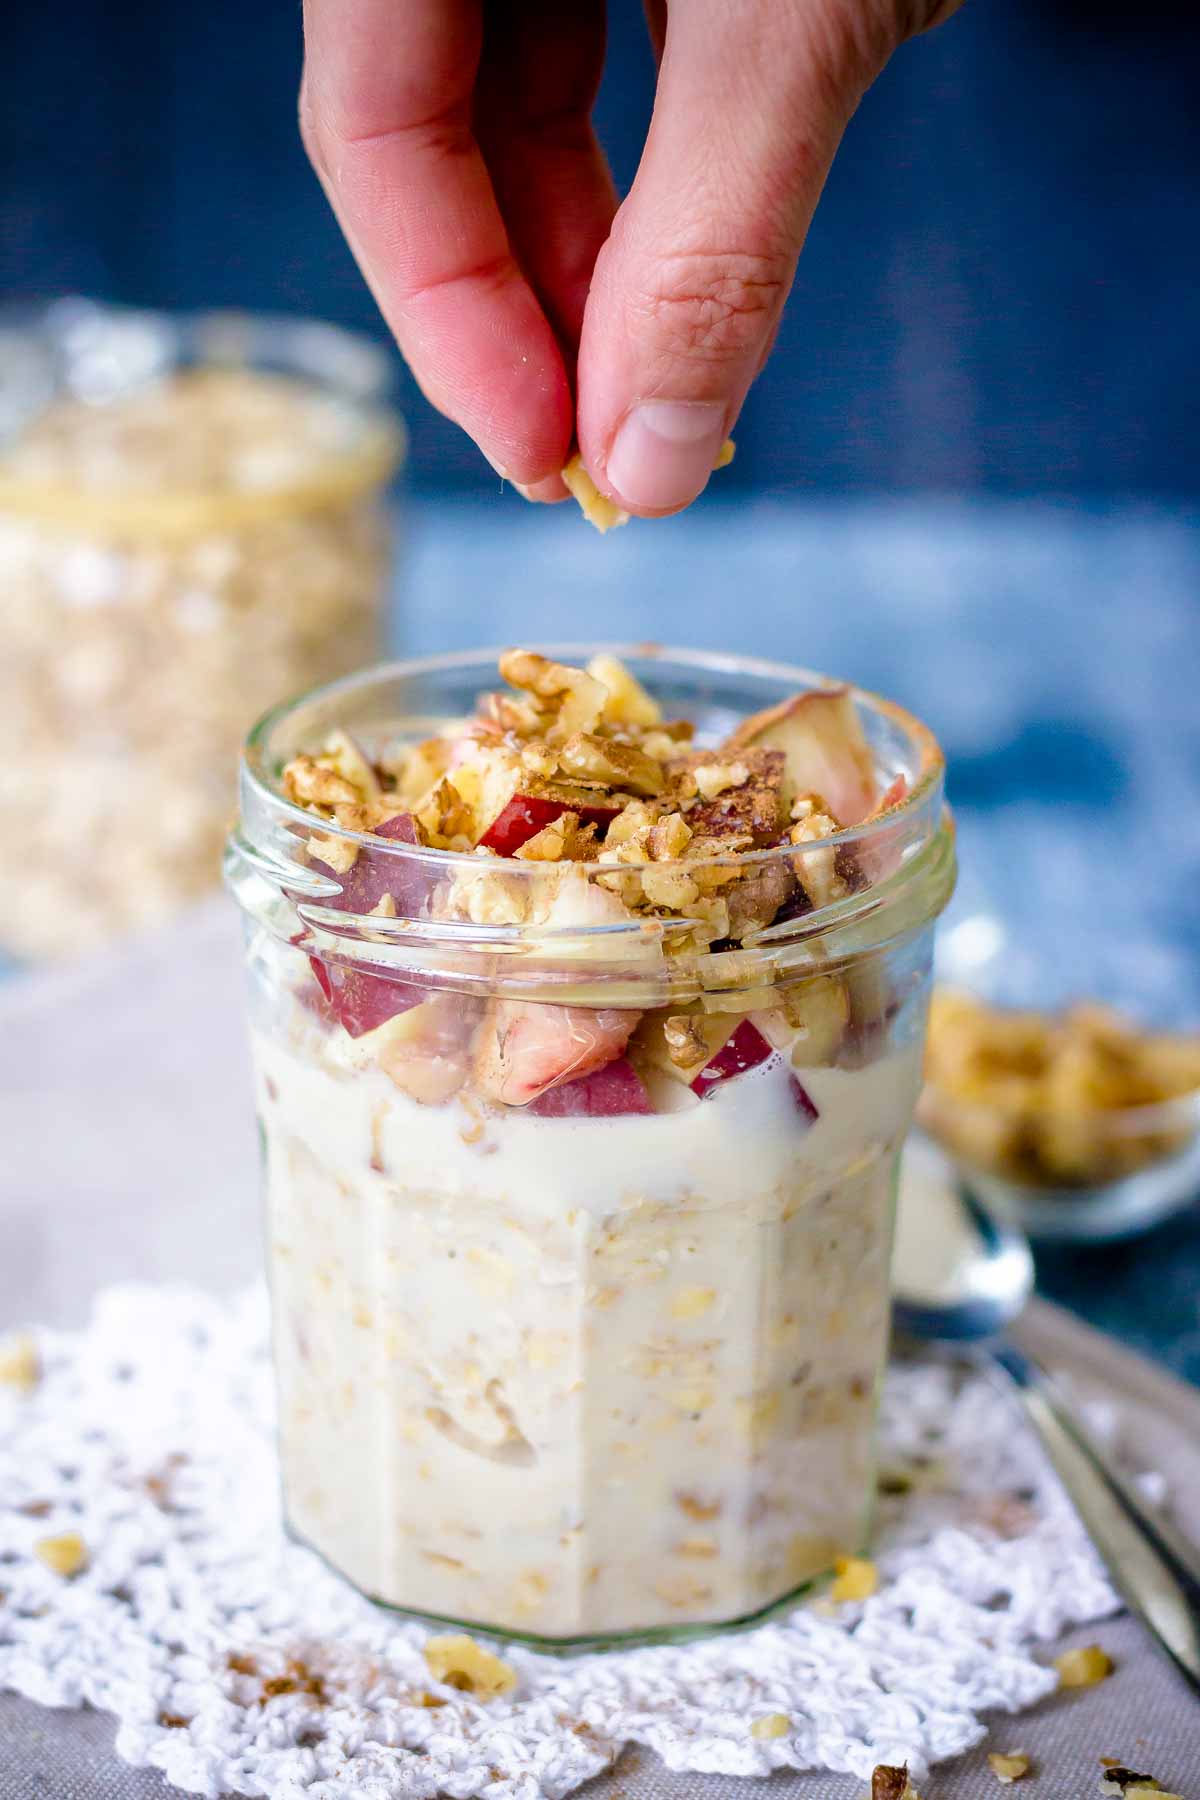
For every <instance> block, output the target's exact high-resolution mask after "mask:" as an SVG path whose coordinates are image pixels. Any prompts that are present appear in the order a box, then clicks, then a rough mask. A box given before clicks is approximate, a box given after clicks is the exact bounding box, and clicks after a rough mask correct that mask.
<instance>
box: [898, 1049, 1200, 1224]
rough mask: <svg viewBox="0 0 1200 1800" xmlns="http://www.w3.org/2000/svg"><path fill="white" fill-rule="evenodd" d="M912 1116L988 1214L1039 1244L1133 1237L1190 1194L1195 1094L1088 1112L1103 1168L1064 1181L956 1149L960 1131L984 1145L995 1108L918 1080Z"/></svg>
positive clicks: (1199, 1190) (1199, 1180) (1199, 1146)
mask: <svg viewBox="0 0 1200 1800" xmlns="http://www.w3.org/2000/svg"><path fill="white" fill-rule="evenodd" d="M917 1118H918V1120H919V1122H920V1124H921V1126H922V1128H923V1129H924V1131H925V1132H926V1133H927V1134H928V1136H929V1137H931V1138H932V1139H934V1141H935V1142H936V1143H938V1144H940V1145H941V1146H942V1148H943V1149H944V1150H946V1151H947V1152H948V1153H949V1154H950V1155H951V1156H953V1158H954V1160H955V1163H956V1165H957V1167H958V1170H959V1173H960V1175H961V1176H962V1179H963V1181H964V1182H965V1183H966V1185H967V1187H968V1188H969V1189H970V1190H971V1192H972V1193H973V1194H974V1195H975V1197H976V1199H978V1200H979V1201H980V1202H981V1204H982V1205H983V1206H985V1207H986V1208H987V1210H988V1212H990V1213H991V1214H992V1216H993V1217H994V1218H996V1219H998V1220H1000V1221H1001V1222H1002V1223H1003V1224H1006V1225H1014V1226H1016V1227H1017V1229H1018V1230H1020V1231H1023V1232H1024V1233H1025V1235H1026V1236H1027V1237H1031V1238H1036V1239H1039V1240H1040V1241H1042V1242H1043V1243H1046V1242H1050V1243H1053V1242H1057V1243H1093V1244H1099V1243H1109V1242H1112V1241H1114V1240H1116V1239H1118V1238H1126V1237H1134V1236H1136V1235H1137V1234H1138V1233H1139V1232H1143V1231H1148V1230H1149V1229H1150V1227H1151V1226H1152V1225H1157V1224H1158V1223H1159V1222H1160V1221H1161V1220H1163V1219H1166V1218H1169V1217H1170V1216H1171V1215H1172V1214H1173V1213H1177V1212H1181V1211H1183V1209H1184V1208H1185V1207H1187V1206H1189V1205H1190V1204H1191V1203H1192V1202H1193V1201H1194V1200H1195V1199H1196V1197H1197V1195H1200V1093H1192V1094H1183V1095H1180V1096H1178V1097H1177V1098H1175V1099H1173V1100H1167V1101H1163V1102H1162V1103H1161V1104H1159V1105H1157V1106H1136V1107H1128V1108H1125V1109H1119V1110H1114V1111H1112V1112H1107V1113H1100V1114H1093V1115H1090V1116H1089V1118H1088V1119H1087V1121H1086V1126H1085V1129H1086V1130H1087V1132H1088V1134H1089V1137H1090V1138H1091V1140H1092V1142H1093V1145H1094V1152H1095V1155H1096V1161H1097V1164H1098V1165H1101V1166H1102V1165H1103V1164H1105V1163H1106V1162H1107V1163H1108V1164H1109V1165H1110V1166H1111V1168H1112V1170H1113V1173H1112V1174H1111V1175H1109V1176H1107V1177H1106V1178H1103V1179H1101V1178H1097V1179H1095V1180H1094V1181H1091V1182H1087V1181H1082V1182H1079V1183H1072V1184H1071V1185H1070V1186H1057V1187H1056V1186H1051V1185H1049V1184H1048V1183H1044V1182H1034V1181H1021V1180H1019V1179H1017V1178H1016V1177H1015V1176H1011V1175H999V1174H996V1173H995V1172H994V1171H993V1170H991V1169H987V1168H985V1167H983V1166H982V1165H981V1164H980V1163H979V1162H978V1161H975V1160H973V1159H971V1158H970V1157H968V1156H967V1155H966V1154H964V1150H963V1140H964V1138H968V1139H969V1140H970V1141H972V1142H975V1143H984V1142H986V1141H987V1138H988V1136H989V1135H997V1136H998V1135H999V1131H1000V1130H1001V1129H1003V1127H1004V1125H1005V1123H1006V1121H1005V1119H1004V1116H1003V1114H1002V1112H1001V1110H1000V1109H999V1108H996V1107H989V1106H983V1105H979V1104H969V1103H967V1102H964V1101H962V1100H959V1099H956V1098H954V1097H952V1096H950V1095H948V1094H946V1093H944V1092H943V1091H942V1090H940V1089H938V1088H935V1087H934V1086H933V1085H932V1084H931V1083H928V1082H927V1083H926V1085H925V1088H924V1091H923V1093H922V1095H921V1099H920V1102H919V1104H918V1107H917ZM1057 1122H1058V1121H1056V1123H1057ZM1143 1157H1146V1160H1143ZM1131 1163H1136V1166H1134V1167H1131V1166H1130V1165H1131Z"/></svg>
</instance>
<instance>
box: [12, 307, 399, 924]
mask: <svg viewBox="0 0 1200 1800" xmlns="http://www.w3.org/2000/svg"><path fill="white" fill-rule="evenodd" d="M388 366H389V365H388V361H387V359H386V357H384V355H383V354H382V353H381V352H379V351H377V350H375V349H374V348H373V347H372V346H371V345H369V344H367V343H366V342H360V341H359V340H357V339H355V338H352V337H350V336H348V335H347V334H345V333H342V332H339V331H337V330H334V329H333V328H332V327H328V326H324V325H318V324H315V323H313V322H309V321H304V320H297V319H265V318H262V319H259V318H250V317H247V316H245V315H237V314H211V315H202V316H197V317H194V318H169V317H166V316H165V315H158V314H150V313H140V312H137V313H135V312H126V311H122V310H116V309H108V308H102V307H97V306H93V305H90V304H88V303H84V302H81V301H71V302H61V303H59V304H57V305H55V306H52V307H50V308H49V309H47V310H46V311H45V312H44V313H41V314H39V315H36V316H33V317H30V316H17V315H11V314H9V315H0V578H2V582H3V592H4V656H3V659H2V660H0V797H2V801H3V809H4V816H5V822H6V830H7V832H8V834H9V843H10V845H17V846H19V847H20V854H19V855H12V856H10V857H8V858H7V859H6V860H5V861H4V864H3V866H2V868H0V944H2V945H3V947H4V948H5V949H6V950H8V951H10V952H12V953H15V954H17V955H20V956H34V957H38V956H60V955H67V954H76V953H78V952H80V951H83V950H87V949H90V948H92V947H94V946H96V945H98V944H100V943H102V942H104V941H105V940H106V939H108V938H110V937H113V936H115V935H117V934H119V933H121V932H124V931H128V930H131V929H133V928H135V927H140V926H146V925H152V924H155V923H157V922H158V921H159V920H160V919H162V918H164V917H165V916H166V915H167V914H168V913H170V912H171V911H172V910H173V909H174V908H175V907H176V906H177V905H178V904H179V903H180V902H182V901H184V900H186V899H187V898H189V897H190V896H192V895H194V894H196V893H198V892H199V891H201V890H202V889H204V888H206V887H208V886H210V885H212V884H213V883H214V882H215V881H216V879H217V877H218V874H219V869H220V852H221V844H222V841H223V838H224V836H225V833H226V831H227V829H228V824H229V793H230V787H231V784H232V780H233V773H234V769H235V767H236V762H237V753H238V748H239V746H240V744H241V741H242V739H243V737H244V735H245V733H246V731H247V730H248V728H249V726H250V725H251V723H252V722H253V720H254V719H255V718H256V717H257V716H258V714H259V713H260V712H261V711H262V710H263V708H264V707H266V706H267V705H269V704H270V703H271V702H272V701H273V700H276V699H277V698H278V697H279V695H280V694H283V693H296V692H300V691H302V690H303V689H305V688H306V687H311V686H312V685H313V684H314V683H315V682H318V681H324V680H328V679H330V678H331V677H333V676H335V675H338V674H344V673H346V672H347V671H348V670H350V669H352V668H357V667H361V666H362V664H363V663H364V662H366V661H370V660H371V659H372V658H374V657H376V656H378V655H379V654H380V617H381V601H382V598H383V596H384V593H385V591H386V582H387V574H388V565H389V546H388V534H387V529H386V526H385V522H384V518H383V515H382V512H381V508H380V505H379V495H380V492H381V489H382V487H383V485H384V484H385V483H386V482H387V481H388V479H389V478H390V476H391V474H392V472H393V470H394V469H395V467H396V465H397V462H398V459H399V455H400V452H401V447H402V439H401V434H400V426H399V423H398V421H397V420H395V419H394V418H392V417H391V416H390V415H388V414H387V413H386V412H385V411H383V410H381V407H380V404H379V398H380V396H381V395H382V394H383V393H384V391H385V390H386V385H387V380H388V373H387V372H388Z"/></svg>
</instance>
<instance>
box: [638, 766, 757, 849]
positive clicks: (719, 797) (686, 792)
mask: <svg viewBox="0 0 1200 1800" xmlns="http://www.w3.org/2000/svg"><path fill="white" fill-rule="evenodd" d="M667 770H668V774H669V775H670V777H671V779H672V782H673V784H674V786H675V787H676V789H677V791H678V793H679V794H680V796H681V798H682V799H683V801H684V808H683V810H684V817H685V818H686V819H687V822H688V824H689V825H690V826H691V829H692V834H693V838H694V839H695V842H694V843H693V846H692V850H693V854H697V855H699V854H701V851H700V843H701V841H702V840H703V841H704V852H703V853H704V854H708V855H713V854H718V855H719V854H720V853H721V852H722V851H724V850H726V849H731V848H734V847H737V848H742V847H744V846H746V845H753V847H754V848H755V849H763V848H765V847H766V846H767V845H769V844H774V843H777V842H778V841H779V837H780V833H781V830H782V828H783V824H784V812H783V774H784V759H783V752H782V750H743V751H740V752H739V753H738V755H737V756H736V758H734V757H729V758H725V759H721V760H720V761H718V760H717V759H715V758H714V755H713V752H712V751H711V750H688V751H685V752H684V753H683V754H682V755H680V756H674V757H672V758H671V760H670V762H669V763H668V765H667ZM742 771H744V773H742ZM739 775H740V776H741V779H740V780H739V779H737V777H738V776H739ZM701 777H703V780H704V783H705V785H706V786H707V787H708V789H709V793H708V794H707V795H706V794H705V793H704V792H703V790H702V788H701V785H700V781H701ZM693 796H694V799H693Z"/></svg>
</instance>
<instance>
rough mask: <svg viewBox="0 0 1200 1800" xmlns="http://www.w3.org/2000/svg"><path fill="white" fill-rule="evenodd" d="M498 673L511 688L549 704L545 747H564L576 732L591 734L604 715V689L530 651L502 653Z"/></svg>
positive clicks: (583, 673) (576, 671) (582, 673)
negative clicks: (521, 689)
mask: <svg viewBox="0 0 1200 1800" xmlns="http://www.w3.org/2000/svg"><path fill="white" fill-rule="evenodd" d="M499 666H500V673H501V675H502V676H503V677H504V679H505V681H507V682H510V683H511V685H512V686H513V687H515V688H523V689H524V690H525V691H526V692H527V693H530V694H533V695H535V696H536V698H537V699H538V700H542V701H547V702H549V703H550V704H549V706H548V708H547V710H548V711H549V712H550V713H551V715H552V721H551V723H550V725H549V726H548V728H547V730H546V734H545V735H546V741H547V743H549V744H564V743H566V741H567V739H568V738H569V737H571V736H572V735H573V734H574V733H575V732H577V731H591V730H592V728H593V726H594V725H595V724H596V723H597V721H598V720H599V718H600V715H601V713H602V712H603V711H604V702H605V698H606V689H605V688H604V687H603V685H602V684H601V683H600V682H599V681H596V680H595V679H594V678H593V677H592V676H591V675H589V674H587V673H586V671H585V670H583V669H572V668H569V667H568V666H567V664H566V663H556V662H551V661H550V660H549V658H547V657H545V656H539V655H538V654H537V652H536V651H534V650H506V651H505V652H504V654H503V656H501V658H500V665H499Z"/></svg>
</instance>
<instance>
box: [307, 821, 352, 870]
mask: <svg viewBox="0 0 1200 1800" xmlns="http://www.w3.org/2000/svg"><path fill="white" fill-rule="evenodd" d="M304 848H305V849H306V850H307V851H308V854H309V855H310V856H313V857H315V858H316V860H317V861H318V862H323V863H324V864H325V867H326V868H327V869H332V870H333V872H334V874H335V875H347V874H349V872H350V870H351V869H352V868H353V867H354V865H355V863H356V862H357V861H358V845H357V844H352V843H351V842H350V840H349V838H344V837H334V836H332V834H331V833H329V832H325V831H314V832H313V834H312V836H311V837H310V838H308V839H307V840H306V842H305V845H304Z"/></svg>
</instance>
